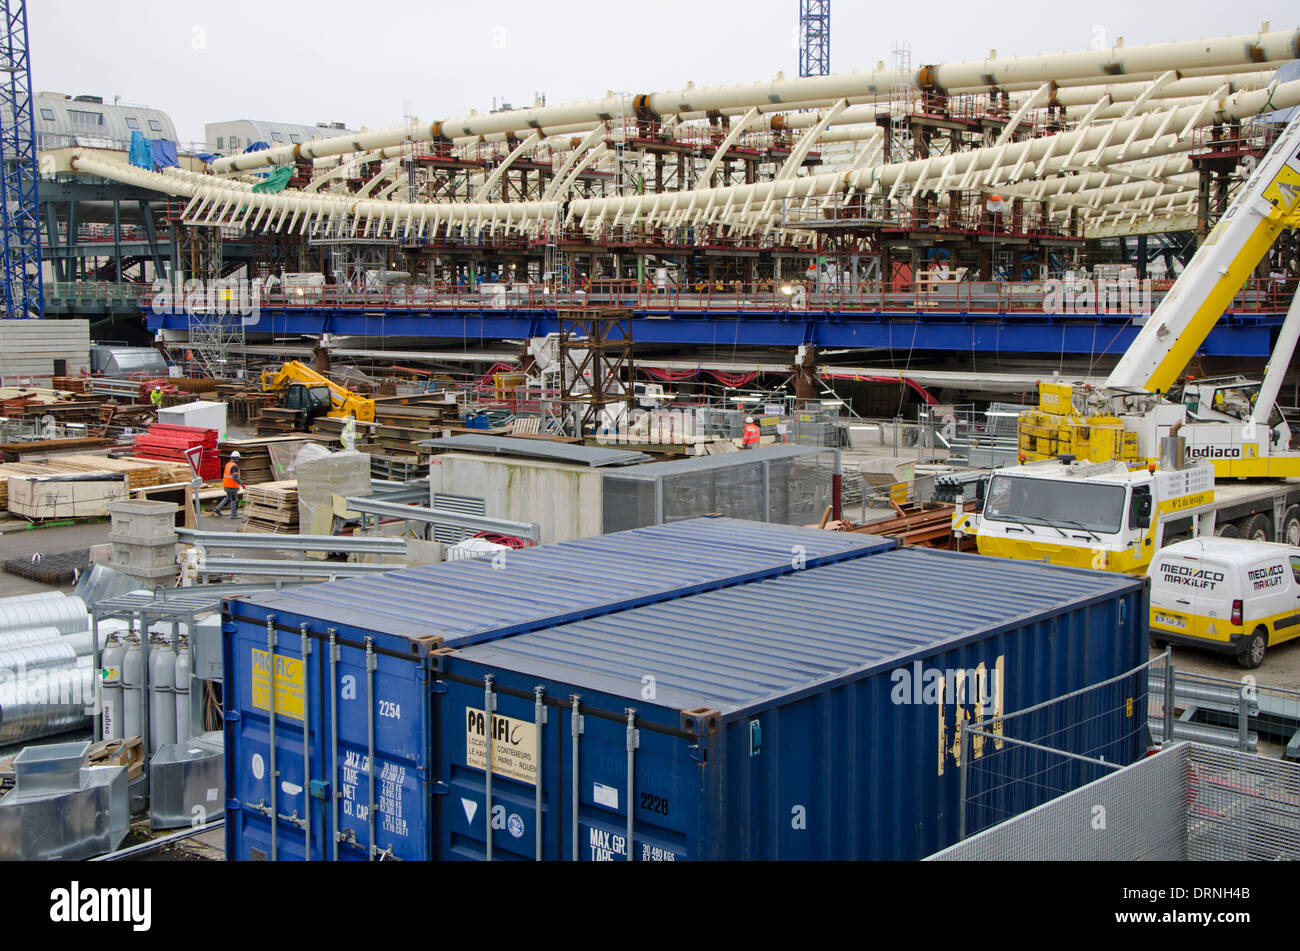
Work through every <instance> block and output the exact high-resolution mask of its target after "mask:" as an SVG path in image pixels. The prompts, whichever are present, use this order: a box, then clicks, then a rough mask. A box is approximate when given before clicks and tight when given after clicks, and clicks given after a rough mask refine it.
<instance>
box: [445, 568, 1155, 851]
mask: <svg viewBox="0 0 1300 951" xmlns="http://www.w3.org/2000/svg"><path fill="white" fill-rule="evenodd" d="M1145 657H1146V588H1145V583H1144V581H1143V580H1142V579H1130V578H1120V577H1114V576H1108V575H1105V574H1102V573H1098V572H1085V571H1078V570H1073V569H1059V568H1052V567H1050V566H1045V565H1037V564H1028V563H1019V562H1011V561H1005V560H1001V559H990V558H981V557H978V556H972V555H960V554H955V553H947V552H936V551H926V550H920V549H901V550H898V551H894V552H886V553H882V554H879V555H876V556H874V557H872V558H865V559H859V560H856V561H852V562H847V563H844V564H839V565H831V566H827V567H822V568H816V569H813V570H810V571H807V572H803V573H799V574H795V575H791V576H788V577H785V578H777V579H772V580H766V581H760V582H755V583H753V584H748V585H745V586H742V587H740V588H731V589H726V590H722V591H715V592H708V593H704V594H700V595H698V596H695V597H692V598H688V599H684V600H682V601H679V602H667V603H664V604H659V605H652V606H647V607H644V608H638V609H635V610H631V611H626V612H622V613H620V614H617V615H611V616H608V617H602V618H594V619H590V620H585V621H580V622H575V623H572V624H568V625H563V626H559V627H555V628H552V629H548V630H545V631H538V632H534V633H530V634H525V635H520V636H519V637H514V638H507V639H503V640H500V641H496V642H492V643H489V644H482V645H477V646H472V647H468V648H466V649H464V650H463V651H459V652H456V653H453V654H448V655H445V656H442V657H439V658H436V668H437V669H436V670H435V671H434V673H433V674H432V676H433V679H434V688H433V697H434V702H435V719H436V721H437V722H438V723H439V724H440V727H441V730H442V733H441V737H440V740H439V742H438V749H439V752H440V755H441V757H442V759H441V760H440V764H439V768H438V771H437V773H436V782H437V783H438V784H439V787H440V788H442V787H445V789H446V794H445V795H443V796H442V797H440V799H441V802H442V804H443V805H442V809H441V810H440V811H438V812H437V813H436V815H435V817H434V818H435V820H437V822H438V832H437V836H438V854H439V857H440V858H444V859H455V858H467V859H481V858H484V857H486V854H487V849H486V844H485V834H486V832H487V826H486V825H485V823H484V820H483V818H482V816H483V815H484V814H493V813H495V814H497V815H498V816H499V817H500V819H501V821H500V822H499V823H498V824H497V825H494V826H493V829H494V831H493V832H492V835H493V853H494V857H495V858H534V857H536V856H537V855H538V854H539V852H538V847H537V842H536V839H535V835H536V832H537V830H538V829H539V828H540V829H541V831H542V843H541V849H540V856H541V857H542V858H544V859H571V858H574V857H575V852H574V849H573V841H574V837H575V831H576V840H577V843H578V848H577V852H576V857H577V858H579V859H581V860H593V859H595V860H600V859H610V860H617V859H626V857H627V829H628V819H627V812H628V801H629V794H630V798H631V801H632V810H633V816H632V818H633V828H634V831H633V836H632V848H633V856H634V858H636V859H637V860H643V859H658V860H664V859H667V860H685V859H715V860H739V859H745V860H753V859H819V860H820V859H827V860H834V859H845V860H866V859H871V860H876V859H904V860H911V859H918V858H921V857H924V856H925V855H928V854H930V853H931V852H934V851H936V850H938V849H940V848H942V847H944V846H946V845H949V844H951V843H952V842H953V841H955V840H956V838H957V835H958V824H959V816H960V809H961V796H960V768H959V764H958V760H957V753H958V750H957V722H958V718H959V717H961V718H965V719H972V720H974V719H985V718H987V717H988V716H989V715H991V714H993V713H996V712H1011V711H1016V710H1021V709H1024V708H1026V707H1028V706H1031V705H1033V704H1037V703H1040V702H1042V701H1046V700H1050V699H1052V698H1055V697H1059V696H1062V695H1064V694H1066V693H1069V692H1071V691H1073V690H1077V689H1080V688H1082V687H1085V686H1089V685H1092V684H1096V683H1100V682H1102V681H1105V680H1107V679H1109V678H1112V677H1116V676H1118V675H1120V674H1123V673H1125V672H1126V671H1129V670H1132V669H1133V668H1135V667H1136V666H1137V665H1138V664H1140V663H1141V662H1142V661H1143V660H1144V659H1145ZM956 671H972V672H976V674H977V676H976V678H974V681H973V682H976V683H982V684H986V685H988V686H987V688H984V689H986V690H987V696H988V697H989V699H990V701H991V703H992V709H989V710H987V711H980V710H977V709H976V708H975V705H974V699H975V696H976V694H977V693H978V691H977V690H976V689H975V688H973V687H972V688H971V689H970V692H969V693H968V694H967V695H966V697H965V698H964V699H963V697H962V694H961V693H957V692H954V695H953V696H947V697H946V698H945V699H944V700H943V702H935V700H934V698H933V697H931V698H926V697H925V696H924V693H923V691H922V690H921V689H920V685H921V684H922V683H924V682H925V680H926V678H928V677H931V676H932V674H933V676H935V677H946V678H947V680H948V681H949V682H954V681H955V677H956V674H955V673H954V672H956ZM981 672H982V677H981V676H980V673H981ZM487 678H491V690H492V693H493V695H494V698H495V699H494V703H495V704H496V714H495V717H494V722H493V735H494V737H495V738H496V740H495V742H496V743H497V744H498V746H499V756H500V759H498V760H497V762H498V769H497V770H496V771H495V774H494V776H493V783H492V787H493V788H492V792H491V798H490V801H489V797H488V790H487V787H486V783H485V782H484V772H483V766H482V764H483V763H485V762H486V758H485V755H484V754H483V753H482V752H481V749H482V745H483V744H484V741H483V740H482V739H481V735H480V732H479V731H480V728H479V725H478V724H479V723H481V720H482V716H483V714H482V711H483V710H484V708H485V691H486V685H485V681H486V680H487ZM1134 680H1135V682H1134V683H1132V684H1126V686H1128V687H1129V688H1130V689H1131V691H1132V697H1131V699H1132V701H1133V702H1132V705H1131V708H1130V709H1126V707H1125V704H1123V703H1120V704H1119V705H1118V707H1110V708H1107V709H1106V711H1105V712H1104V714H1102V715H1098V716H1097V717H1095V718H1092V719H1090V722H1089V724H1088V728H1089V729H1090V730H1091V731H1092V734H1094V735H1095V740H1096V742H1097V743H1098V744H1099V746H1097V747H1096V752H1098V753H1100V754H1102V755H1104V756H1105V758H1106V759H1107V760H1108V761H1110V762H1116V763H1128V762H1133V761H1134V760H1136V759H1137V758H1138V757H1139V756H1141V755H1142V753H1143V752H1144V751H1145V749H1146V744H1147V741H1146V737H1145V730H1144V728H1143V723H1144V721H1143V720H1142V719H1140V712H1141V711H1145V709H1146V700H1145V682H1144V681H1143V682H1138V681H1141V678H1134ZM913 683H915V684H917V687H918V689H917V691H916V692H915V693H914V692H912V691H911V690H910V689H904V686H905V685H910V684H913ZM967 683H968V684H969V683H972V681H970V680H968V681H967ZM539 688H540V690H541V691H542V696H543V697H544V698H549V702H550V704H552V705H551V706H549V707H548V710H547V722H546V723H545V724H544V725H543V726H541V727H540V728H539V727H536V726H535V725H534V724H535V721H536V697H537V690H538V689H539ZM574 696H577V697H579V698H580V703H581V707H580V711H579V712H580V714H581V717H582V720H581V723H580V728H579V729H578V730H577V740H576V751H577V764H578V771H579V779H578V784H577V788H578V795H577V808H576V809H575V807H574V796H573V788H572V774H573V765H574V752H575V739H574V736H575V727H574V717H573V712H572V709H571V707H570V703H571V699H570V698H572V697H574ZM629 711H635V722H634V726H635V728H636V729H637V730H638V731H639V736H638V739H637V743H636V748H635V750H634V753H633V758H634V761H635V765H634V773H633V775H634V776H635V782H634V783H633V784H632V785H631V786H630V787H629V783H628V777H629V774H628V768H627V763H628V755H629V754H628V745H629V744H628V723H627V714H628V712H629ZM1131 711H1138V712H1139V713H1138V714H1136V715H1135V714H1134V713H1132V712H1131ZM516 741H517V742H516ZM471 748H475V749H476V750H477V751H476V752H475V753H474V754H473V757H471V753H470V750H471ZM983 753H984V751H983V750H982V749H981V750H978V751H976V752H975V753H974V755H975V756H982V755H983ZM494 758H495V757H494ZM1060 759H1061V758H1058V759H1057V760H1056V761H1055V762H1056V765H1059V764H1060ZM539 765H540V767H541V770H542V797H541V809H540V811H539V810H538V800H537V795H536V786H535V785H534V784H533V783H532V782H531V781H530V777H531V775H532V770H533V769H535V768H536V767H537V766H539ZM1056 778H1057V779H1062V780H1063V779H1069V780H1070V781H1071V782H1075V783H1077V784H1082V782H1084V781H1087V780H1088V779H1092V778H1096V776H1095V775H1086V774H1085V771H1083V770H1082V769H1080V770H1078V775H1071V774H1070V768H1068V767H1067V768H1066V769H1065V771H1064V772H1063V773H1061V774H1059V775H1058V776H1057V777H1056ZM1031 804H1032V803H1031ZM575 823H576V830H575ZM516 833H518V834H516Z"/></svg>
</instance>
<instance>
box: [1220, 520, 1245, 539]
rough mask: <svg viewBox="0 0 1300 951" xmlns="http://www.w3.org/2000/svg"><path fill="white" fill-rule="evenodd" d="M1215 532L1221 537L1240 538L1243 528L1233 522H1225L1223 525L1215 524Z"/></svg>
mask: <svg viewBox="0 0 1300 951" xmlns="http://www.w3.org/2000/svg"><path fill="white" fill-rule="evenodd" d="M1214 534H1216V535H1218V536H1219V537H1220V538H1238V537H1240V536H1241V529H1239V528H1238V527H1237V526H1236V525H1235V524H1233V523H1232V522H1225V523H1224V524H1222V525H1217V526H1215V529H1214Z"/></svg>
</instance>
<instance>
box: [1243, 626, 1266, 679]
mask: <svg viewBox="0 0 1300 951" xmlns="http://www.w3.org/2000/svg"><path fill="white" fill-rule="evenodd" d="M1267 649H1268V632H1267V631H1265V630H1264V629H1263V628H1262V627H1257V628H1255V633H1253V634H1251V635H1250V637H1249V638H1247V640H1246V645H1245V647H1243V648H1242V650H1241V653H1240V654H1238V655H1237V663H1239V664H1241V666H1242V667H1245V668H1246V669H1247V670H1254V669H1255V668H1256V667H1258V666H1259V665H1260V664H1262V663H1264V651H1266V650H1267Z"/></svg>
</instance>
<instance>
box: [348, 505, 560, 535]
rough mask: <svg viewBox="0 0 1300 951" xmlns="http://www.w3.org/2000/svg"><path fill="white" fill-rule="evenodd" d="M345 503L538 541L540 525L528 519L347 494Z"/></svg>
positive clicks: (367, 511)
mask: <svg viewBox="0 0 1300 951" xmlns="http://www.w3.org/2000/svg"><path fill="white" fill-rule="evenodd" d="M344 504H345V505H346V506H347V508H348V510H349V511H352V512H361V513H363V514H364V515H375V516H383V517H385V518H399V519H407V520H410V521H416V522H424V523H426V524H429V525H442V526H449V527H452V528H461V529H465V530H466V531H470V532H492V533H494V534H497V535H510V536H512V537H514V538H522V539H526V540H527V541H531V542H537V541H538V540H540V538H541V528H540V527H539V526H537V525H533V524H531V523H529V522H513V521H510V520H509V519H504V518H488V517H487V516H485V515H466V514H465V513H464V512H449V511H447V510H446V509H430V508H423V507H421V506H417V505H402V504H400V503H398V502H387V501H380V500H379V499H373V498H351V497H349V498H347V499H345V500H344Z"/></svg>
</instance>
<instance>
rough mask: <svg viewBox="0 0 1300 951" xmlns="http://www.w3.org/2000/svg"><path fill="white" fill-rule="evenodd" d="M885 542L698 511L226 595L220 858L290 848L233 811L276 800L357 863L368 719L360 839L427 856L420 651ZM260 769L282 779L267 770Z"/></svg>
mask: <svg viewBox="0 0 1300 951" xmlns="http://www.w3.org/2000/svg"><path fill="white" fill-rule="evenodd" d="M895 547H897V543H896V542H894V541H893V540H892V539H882V538H875V537H872V536H867V535H849V534H845V533H833V532H818V531H815V530H809V529H804V528H794V527H790V526H783V525H771V524H763V523H757V522H744V521H736V520H733V519H725V518H705V519H696V520H692V521H687V522H679V523H676V524H674V525H670V526H655V527H652V528H645V529H638V530H635V531H630V532H622V533H618V534H614V535H603V536H597V537H594V538H587V539H580V540H577V541H573V542H565V543H562V544H558V545H547V546H541V547H537V548H532V549H525V550H523V551H519V552H510V553H509V554H508V557H507V559H506V568H505V569H504V570H497V569H494V568H493V567H492V565H491V563H489V562H481V561H457V562H449V563H443V564H441V565H436V566H430V567H427V568H419V569H408V570H403V571H395V572H391V573H385V574H382V575H378V576H375V577H368V578H362V579H356V580H349V581H344V582H334V583H331V584H324V585H313V586H311V587H310V588H299V589H295V590H293V591H284V592H279V593H276V594H267V595H258V596H256V597H251V598H248V599H244V600H240V601H236V602H231V603H230V604H228V605H227V606H226V609H225V611H224V620H225V624H224V627H223V643H224V650H225V653H226V656H225V665H224V666H225V684H224V696H225V706H226V721H225V722H226V752H227V755H226V773H227V775H226V789H227V791H228V795H229V796H230V797H231V798H230V799H229V800H228V802H227V804H226V806H227V812H226V815H227V855H228V856H230V857H231V858H237V859H249V858H254V859H256V858H272V857H274V858H279V859H292V858H298V859H300V858H302V857H303V854H304V846H305V844H306V843H305V837H304V834H303V831H302V830H301V829H299V828H298V827H296V826H294V825H292V824H285V823H283V822H282V823H280V824H279V825H278V826H277V828H276V841H275V844H274V846H273V845H272V842H271V825H270V823H269V822H268V821H267V818H266V816H265V815H264V814H263V813H262V812H259V811H257V810H255V809H252V808H249V806H248V805H247V804H249V803H258V802H261V801H265V802H266V803H267V804H268V806H269V805H270V803H271V802H272V800H273V799H274V801H275V805H276V809H277V810H278V812H279V814H281V815H289V814H291V813H292V812H293V811H294V810H295V809H296V810H297V811H298V814H299V815H300V816H304V815H306V813H307V811H308V809H310V812H311V829H312V835H311V840H312V843H311V848H312V855H313V857H314V858H318V859H319V858H322V857H323V858H327V859H328V858H333V857H335V851H336V849H335V843H334V841H333V832H334V830H335V829H337V830H339V831H340V832H342V833H343V834H344V835H345V836H346V837H347V841H344V842H343V843H341V844H339V845H338V847H337V857H338V858H340V859H358V858H360V859H365V858H366V855H367V853H366V848H367V845H368V844H369V843H370V834H371V830H370V823H369V810H370V796H369V792H370V788H369V773H368V771H367V764H368V758H369V755H370V744H369V731H370V728H371V726H372V725H373V728H374V734H375V744H374V749H375V759H376V765H377V773H376V776H375V804H376V810H375V816H376V823H375V829H374V844H375V845H376V847H377V848H378V849H380V850H381V851H382V850H384V849H388V848H390V847H391V848H392V850H393V855H394V857H396V858H399V859H403V860H408V859H429V858H432V857H433V856H434V854H435V851H434V849H435V846H434V839H433V838H432V828H433V826H432V819H431V811H432V810H433V809H434V808H435V807H436V805H437V804H436V802H435V800H434V799H433V798H431V797H433V796H434V795H436V792H435V790H434V787H433V786H432V785H431V783H430V777H431V776H432V771H433V769H434V763H435V758H434V756H435V753H434V746H433V744H434V739H435V736H436V730H435V724H434V723H433V721H432V719H431V716H430V713H431V697H430V692H429V690H430V682H429V669H428V664H429V657H430V654H431V653H434V652H438V651H442V650H445V649H449V648H453V647H458V646H460V645H463V644H471V643H479V642H486V641H492V640H495V639H498V638H503V637H511V636H516V635H518V634H520V633H522V632H526V631H530V630H537V629H543V628H546V627H551V626H554V625H557V624H562V623H565V622H568V621H572V620H574V619H577V618H582V617H592V616H598V615H602V614H607V613H610V612H616V611H620V610H625V609H627V608H630V607H635V606H637V605H642V604H647V603H657V602H660V601H664V600H674V599H680V598H684V597H687V596H689V595H691V594H693V593H698V592H700V591H709V590H716V589H719V588H723V587H727V586H733V585H738V584H743V583H744V582H746V581H750V580H754V579H757V578H765V577H774V576H778V575H783V574H791V573H796V572H799V571H802V570H805V569H807V568H809V567H813V566H817V565H822V564H830V563H835V562H838V561H842V560H847V559H855V558H859V557H863V556H867V555H874V554H875V553H877V552H881V551H889V550H892V549H894V548H895ZM268 618H271V619H273V620H272V622H271V623H272V628H273V637H274V647H273V651H274V654H275V661H274V667H272V663H271V660H270V654H271V653H272V645H271V644H270V643H269V640H268V631H267V620H268ZM303 625H306V630H307V634H308V644H309V648H310V653H309V655H308V656H307V657H306V663H305V664H304V663H303V660H304V654H303V645H302V626H303ZM331 631H332V632H333V634H334V638H335V647H336V648H337V652H338V659H337V662H336V663H334V664H331V662H330V658H331V651H330V642H329V637H330V633H331ZM367 645H369V648H370V654H369V658H368V657H367ZM368 659H369V660H370V661H372V662H373V678H374V683H373V689H372V686H371V682H370V677H371V671H370V670H369V666H368ZM272 670H274V678H273V677H272V673H271V672H272ZM272 679H274V681H275V688H276V689H275V690H274V692H272V690H271V686H272ZM272 697H274V698H275V699H274V702H275V711H276V715H275V717H274V718H272V717H271V716H270V715H269V714H270V706H271V702H272V700H271V698H272ZM370 698H373V699H374V701H375V702H373V703H372V702H370ZM336 714H337V735H336V733H335V719H334V717H335V715H336ZM304 720H305V725H306V735H305V736H304ZM272 724H274V729H275V743H274V745H273V744H272V743H271V735H270V734H271V729H272ZM304 739H305V740H306V749H307V751H308V755H307V757H306V761H304ZM272 749H274V751H275V754H274V761H272ZM304 771H306V773H305V772H304ZM272 773H278V774H279V777H280V779H281V785H279V786H273V785H272V784H271V783H270V782H269V781H268V779H269V777H270V776H271V775H272ZM331 776H332V777H335V778H334V779H333V780H330V778H329V777H331ZM305 779H321V780H324V781H326V782H329V783H330V784H331V788H338V789H340V790H341V791H342V794H343V795H342V798H341V800H340V801H339V803H338V807H339V816H338V820H337V822H335V820H334V817H333V815H332V808H333V803H331V802H328V801H321V800H312V801H311V802H310V803H307V802H305V800H304V798H303V795H302V794H301V793H295V794H289V793H286V792H285V790H286V789H288V790H293V789H298V790H308V789H310V783H309V782H306V781H305Z"/></svg>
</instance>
